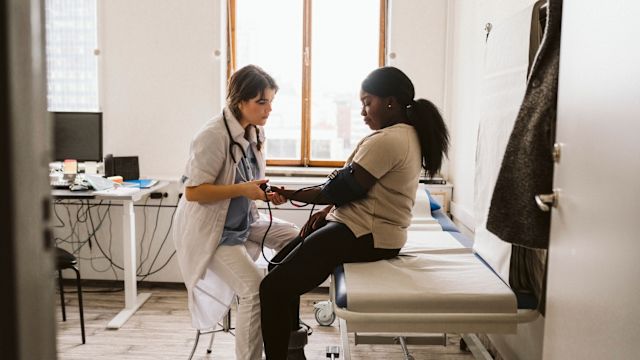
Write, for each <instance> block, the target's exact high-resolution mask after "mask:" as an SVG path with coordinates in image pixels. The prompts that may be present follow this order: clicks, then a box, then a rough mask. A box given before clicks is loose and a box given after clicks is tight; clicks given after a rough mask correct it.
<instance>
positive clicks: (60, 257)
mask: <svg viewBox="0 0 640 360" xmlns="http://www.w3.org/2000/svg"><path fill="white" fill-rule="evenodd" d="M56 269H57V270H58V285H59V286H60V306H62V321H67V313H66V311H65V306H64V288H63V286H62V270H64V269H71V270H73V271H75V272H76V286H77V288H78V307H79V308H80V330H81V332H82V343H83V344H84V343H85V335H84V310H83V307H82V286H81V285H80V270H79V269H78V260H77V259H76V257H75V256H73V254H71V253H70V252H68V251H66V250H62V249H60V248H59V247H56Z"/></svg>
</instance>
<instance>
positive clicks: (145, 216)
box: [136, 197, 157, 272]
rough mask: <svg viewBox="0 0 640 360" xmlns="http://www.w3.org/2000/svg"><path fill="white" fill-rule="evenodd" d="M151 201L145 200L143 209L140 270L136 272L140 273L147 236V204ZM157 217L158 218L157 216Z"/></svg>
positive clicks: (139, 253)
mask: <svg viewBox="0 0 640 360" xmlns="http://www.w3.org/2000/svg"><path fill="white" fill-rule="evenodd" d="M148 201H149V197H147V198H145V199H144V207H143V208H142V215H143V216H142V217H143V219H144V221H143V222H142V237H141V238H140V251H139V252H138V268H137V269H136V272H138V271H140V268H141V267H142V254H143V253H142V251H143V250H142V249H143V244H144V237H145V236H146V235H147V202H148ZM156 217H157V216H156Z"/></svg>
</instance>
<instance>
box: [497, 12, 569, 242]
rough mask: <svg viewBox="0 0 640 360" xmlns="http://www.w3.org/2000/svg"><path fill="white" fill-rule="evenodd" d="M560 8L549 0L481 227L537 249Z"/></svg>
mask: <svg viewBox="0 0 640 360" xmlns="http://www.w3.org/2000/svg"><path fill="white" fill-rule="evenodd" d="M561 11H562V1H560V0H551V1H549V6H548V15H547V25H546V29H545V35H544V37H543V40H542V44H541V45H540V50H539V52H538V55H537V56H536V60H535V62H534V64H533V67H532V69H531V74H530V75H529V81H528V82H527V89H526V92H525V96H524V100H523V102H522V105H521V107H520V111H519V113H518V117H517V118H516V121H515V124H514V127H513V131H512V133H511V136H510V138H509V142H508V143H507V148H506V151H505V154H504V158H503V159H502V166H501V168H500V172H499V174H498V179H497V181H496V186H495V189H494V191H493V196H492V198H491V206H490V208H489V217H488V220H487V229H488V230H489V231H491V232H492V233H494V234H495V235H496V236H498V237H499V238H500V239H502V240H503V241H506V242H509V243H512V244H517V245H522V246H526V247H530V248H537V249H547V248H548V247H549V228H550V220H551V217H550V213H549V212H544V211H542V210H540V209H539V208H538V206H537V205H536V201H535V196H536V195H538V194H548V193H551V191H552V182H553V158H552V151H553V143H554V141H555V131H554V130H555V121H556V100H557V90H558V65H559V54H560V19H561Z"/></svg>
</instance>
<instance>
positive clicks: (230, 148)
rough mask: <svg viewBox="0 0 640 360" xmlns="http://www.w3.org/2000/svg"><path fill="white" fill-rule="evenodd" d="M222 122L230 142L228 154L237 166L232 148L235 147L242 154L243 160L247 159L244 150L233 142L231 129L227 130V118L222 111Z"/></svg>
mask: <svg viewBox="0 0 640 360" xmlns="http://www.w3.org/2000/svg"><path fill="white" fill-rule="evenodd" d="M222 120H223V121H224V127H225V128H227V134H229V141H231V143H230V144H229V154H231V159H233V163H234V164H237V163H238V160H236V155H235V153H234V152H233V147H234V146H237V147H238V148H239V149H240V151H241V152H242V158H243V159H246V158H247V153H246V152H245V151H244V149H243V148H242V145H240V143H239V142H237V141H235V140H233V136H232V135H231V129H229V123H228V122H227V116H226V115H225V114H224V111H223V112H222Z"/></svg>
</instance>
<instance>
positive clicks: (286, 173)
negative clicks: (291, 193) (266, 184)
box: [266, 166, 336, 177]
mask: <svg viewBox="0 0 640 360" xmlns="http://www.w3.org/2000/svg"><path fill="white" fill-rule="evenodd" d="M335 169H336V168H333V167H302V166H267V169H266V175H267V177H274V176H278V177H281V176H283V177H326V176H328V175H329V174H331V173H332V172H333V171H334V170H335Z"/></svg>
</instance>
